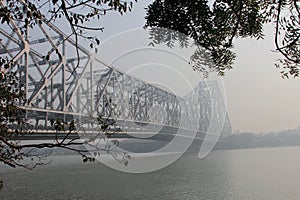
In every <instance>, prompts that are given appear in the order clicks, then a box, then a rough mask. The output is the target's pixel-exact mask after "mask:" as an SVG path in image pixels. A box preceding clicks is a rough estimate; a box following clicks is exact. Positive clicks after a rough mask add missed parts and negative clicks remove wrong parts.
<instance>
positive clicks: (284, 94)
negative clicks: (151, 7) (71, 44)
mask: <svg viewBox="0 0 300 200" xmlns="http://www.w3.org/2000/svg"><path fill="white" fill-rule="evenodd" d="M147 2H148V1H146V0H144V1H143V0H141V1H139V2H138V3H136V4H134V8H133V12H131V13H128V14H126V15H125V16H123V17H119V16H118V15H114V14H113V15H109V16H106V17H105V18H104V19H103V21H102V22H103V26H104V27H105V30H104V32H103V33H100V34H99V37H100V38H102V41H103V43H104V44H105V41H106V40H109V38H111V37H112V36H113V37H115V36H114V35H115V34H119V33H120V32H123V31H130V30H133V29H136V28H141V27H142V26H143V25H144V22H145V20H144V15H145V9H144V8H145V7H146V5H147ZM265 34H266V37H265V39H264V40H260V41H256V40H250V39H246V40H245V39H244V40H237V41H236V42H235V47H234V50H235V52H236V53H237V55H238V58H237V60H236V61H235V64H234V68H233V69H232V70H231V71H229V72H227V73H226V76H225V77H224V78H222V80H223V82H224V85H225V93H226V103H227V110H228V114H229V117H230V120H231V123H232V127H233V130H234V131H236V130H239V131H255V132H266V131H279V130H284V129H291V128H296V127H298V126H300V118H299V116H300V106H299V105H298V104H299V103H300V94H299V91H298V90H299V87H300V81H299V79H289V80H287V79H282V78H281V75H280V70H278V69H276V68H275V65H274V63H275V62H276V59H278V58H279V55H278V54H276V53H273V52H272V51H271V50H273V49H274V42H273V30H272V26H271V25H270V26H268V27H266V31H265ZM136 39H137V40H138V38H136ZM120 48H126V45H124V44H123V45H122V44H120ZM100 53H101V49H100ZM160 75H162V74H160Z"/></svg>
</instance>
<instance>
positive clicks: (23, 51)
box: [0, 21, 230, 132]
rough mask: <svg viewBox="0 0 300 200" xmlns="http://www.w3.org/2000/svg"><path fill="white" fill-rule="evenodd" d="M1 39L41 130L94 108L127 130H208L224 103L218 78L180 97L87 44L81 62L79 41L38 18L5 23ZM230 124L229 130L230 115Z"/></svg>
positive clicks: (0, 51)
mask: <svg viewBox="0 0 300 200" xmlns="http://www.w3.org/2000/svg"><path fill="white" fill-rule="evenodd" d="M0 38H1V40H0V56H3V57H8V58H9V59H11V60H12V61H13V63H14V65H13V67H12V68H11V69H8V70H17V71H18V74H19V77H20V80H21V81H22V82H23V83H24V84H25V93H26V98H27V100H28V101H27V102H26V104H25V105H23V106H24V107H25V109H26V110H27V111H28V117H29V118H31V119H32V120H33V121H34V125H35V128H36V129H39V130H42V129H43V130H51V129H52V128H51V127H50V123H49V122H50V119H55V118H64V119H66V118H72V117H74V116H79V115H90V114H91V113H92V114H93V115H100V114H101V115H102V116H103V117H111V118H114V119H116V120H117V121H118V122H119V124H120V126H121V128H122V130H127V131H149V130H151V129H157V128H158V127H164V129H163V130H164V131H169V130H171V131H172V129H174V128H178V127H180V128H184V129H187V130H190V129H194V127H198V128H197V130H193V131H201V132H205V131H206V130H207V128H208V125H209V122H210V119H211V118H212V117H213V118H217V119H219V118H220V114H222V111H221V109H223V108H224V103H223V99H222V97H221V95H220V90H219V87H218V85H217V84H215V83H213V82H211V83H209V84H206V83H200V84H199V85H198V86H197V87H196V88H195V90H194V91H193V92H191V93H190V94H189V95H188V96H187V97H186V98H180V97H177V96H175V95H173V94H171V93H169V92H167V91H164V90H162V89H160V88H158V87H155V86H153V85H150V84H147V83H145V82H143V81H141V80H137V79H135V78H133V77H130V76H128V75H126V74H123V73H121V72H119V71H118V70H116V69H114V68H112V67H110V66H107V65H106V64H104V63H103V62H101V61H100V60H98V59H97V58H95V57H94V56H93V55H92V54H91V53H90V52H89V51H88V50H86V49H85V48H83V47H82V46H77V48H78V50H79V58H80V63H79V66H77V62H78V57H77V55H76V51H75V42H74V41H73V40H72V39H70V38H69V37H68V36H67V35H65V34H64V33H63V32H62V31H61V30H59V29H58V28H57V27H56V26H54V25H53V24H51V23H45V22H43V23H37V24H36V26H35V27H34V28H32V29H27V30H26V31H25V33H23V34H22V33H21V30H20V28H19V27H18V24H17V23H16V22H14V21H11V23H10V25H9V26H8V25H3V26H2V25H1V28H0ZM49 50H50V51H49ZM47 55H50V56H49V59H48V58H47ZM195 124H197V125H198V126H195ZM225 127H226V128H227V130H228V129H230V122H229V120H228V117H227V119H226V124H225Z"/></svg>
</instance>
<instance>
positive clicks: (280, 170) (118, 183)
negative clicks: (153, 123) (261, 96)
mask: <svg viewBox="0 0 300 200" xmlns="http://www.w3.org/2000/svg"><path fill="white" fill-rule="evenodd" d="M56 159H57V160H59V159H62V158H56ZM60 162H61V161H58V162H55V161H54V162H53V164H50V165H49V166H44V167H40V168H37V169H35V170H33V171H25V170H22V169H17V170H16V169H13V170H11V169H7V168H5V167H3V166H0V177H1V179H2V180H3V181H4V187H3V188H2V189H1V190H0V199H9V200H10V199H22V200H23V199H124V200H125V199H128V200H133V199H144V200H147V199H149V200H150V199H180V200H183V199H195V200H196V199H197V200H198V199H208V200H210V199H211V200H219V199H222V200H224V199H229V200H241V199H242V200H243V199H251V200H253V199H263V200H265V199H272V200H277V199H282V200H290V199H291V200H292V199H297V200H299V199H300V148H299V147H290V148H269V149H246V150H227V151H215V152H212V153H211V154H210V155H209V156H208V157H207V158H205V159H203V160H199V159H198V158H197V155H196V154H187V155H185V156H184V157H182V158H181V159H180V160H178V161H177V162H175V163H174V164H172V165H170V166H169V167H167V168H165V169H163V170H160V171H156V172H153V173H148V174H126V173H121V172H118V171H115V170H112V169H109V168H107V167H105V166H103V165H102V164H100V163H88V164H81V163H80V158H78V159H76V160H75V161H74V159H72V160H70V159H66V160H64V164H59V163H60Z"/></svg>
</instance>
